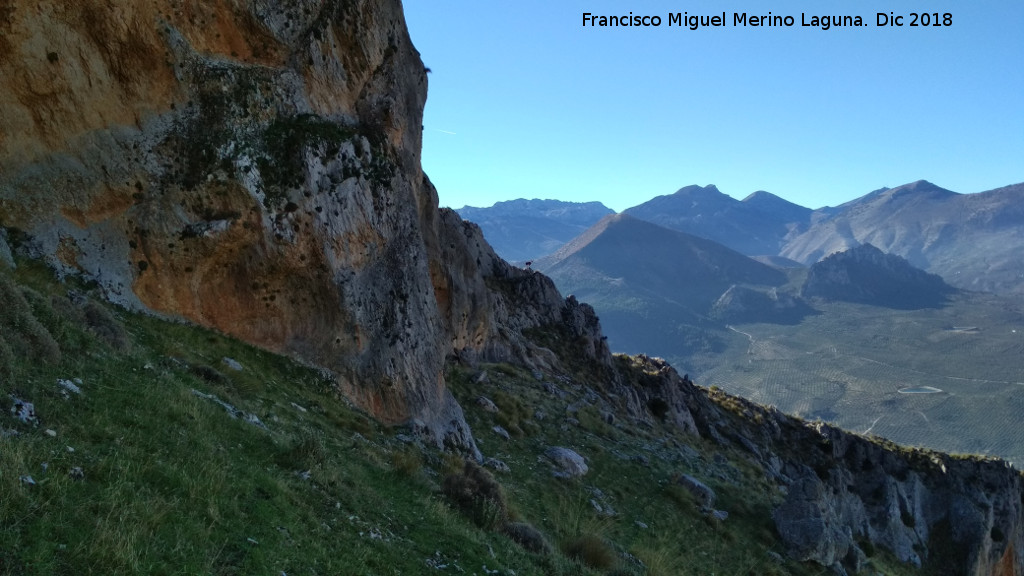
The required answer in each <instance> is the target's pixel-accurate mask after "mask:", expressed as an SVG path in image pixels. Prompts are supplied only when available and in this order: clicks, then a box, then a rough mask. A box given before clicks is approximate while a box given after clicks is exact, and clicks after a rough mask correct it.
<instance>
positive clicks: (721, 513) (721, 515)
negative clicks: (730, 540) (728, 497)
mask: <svg viewBox="0 0 1024 576" xmlns="http://www.w3.org/2000/svg"><path fill="white" fill-rule="evenodd" d="M708 516H710V517H711V518H714V519H715V520H718V521H719V522H725V519H726V518H728V517H729V513H728V512H726V511H725V510H712V511H711V514H708Z"/></svg>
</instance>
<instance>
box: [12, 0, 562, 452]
mask: <svg viewBox="0 0 1024 576" xmlns="http://www.w3.org/2000/svg"><path fill="white" fill-rule="evenodd" d="M0 78H2V80H0V225H2V226H4V227H6V228H9V229H12V231H14V232H15V234H13V236H14V237H15V238H16V239H17V242H14V240H12V242H13V243H15V244H16V245H17V246H18V249H20V250H22V251H24V252H27V253H29V254H30V255H33V256H36V257H41V258H44V259H46V260H47V261H48V262H49V263H50V264H51V265H52V266H53V267H54V268H55V269H57V270H58V271H59V272H60V273H62V274H78V275H81V276H83V277H85V278H87V279H90V280H94V281H95V282H97V283H98V284H99V285H100V286H101V287H102V289H103V290H104V292H105V294H106V295H107V297H108V298H110V299H111V300H113V301H116V302H119V303H121V304H122V305H124V306H127V307H131V308H136V309H142V310H148V311H152V312H155V313H159V314H162V315H166V316H171V317H178V318H183V319H186V320H189V321H192V322H195V323H197V324H201V325H205V326H209V327H212V328H215V329H218V330H221V331H223V332H225V333H228V334H231V335H233V336H236V337H238V338H240V339H243V340H246V341H249V342H252V343H254V344H257V345H259V346H262V347H265V348H268V349H271V350H275V351H279V352H282V353H288V354H291V355H294V356H297V357H299V358H302V359H304V360H305V361H308V362H310V363H313V364H316V365H319V366H323V367H326V368H328V369H330V370H331V371H332V372H333V373H334V374H335V375H336V377H337V381H338V386H339V388H341V389H342V390H343V391H344V392H345V393H346V394H347V395H348V396H349V397H351V398H352V399H354V400H355V401H356V402H357V403H359V404H360V405H361V406H363V407H364V408H366V409H367V410H369V411H370V412H372V413H373V414H374V415H375V416H376V417H377V418H379V419H381V420H383V421H385V422H388V423H394V424H397V423H412V424H414V425H416V426H417V427H418V428H419V429H421V430H422V431H423V432H425V433H426V434H428V435H430V436H432V437H433V438H434V439H435V440H436V441H437V442H438V443H441V444H448V445H451V446H455V447H460V448H462V449H465V450H468V451H470V452H473V453H476V449H475V446H474V443H473V440H472V436H471V434H470V432H469V430H468V428H467V427H466V425H465V422H464V421H463V418H462V413H461V409H460V408H459V406H458V405H457V404H456V403H455V401H454V399H453V398H452V396H451V394H450V393H449V392H448V391H447V389H446V387H445V383H444V377H443V366H444V361H445V358H446V357H447V356H448V355H450V354H452V353H454V352H456V351H457V352H458V353H459V354H463V355H466V354H475V355H478V356H480V357H482V358H486V359H489V360H499V359H509V360H519V361H523V362H527V363H535V364H539V365H546V364H550V363H551V362H552V361H553V358H552V357H550V353H546V352H545V351H544V350H541V349H538V348H537V347H536V346H533V345H530V344H528V343H527V342H526V341H525V339H523V338H522V336H521V332H522V330H523V329H526V328H528V327H531V326H536V325H539V324H543V323H547V322H557V321H559V320H560V315H561V309H562V307H564V306H565V302H564V301H563V300H562V299H561V296H560V295H559V294H558V292H557V291H556V290H555V288H554V286H553V284H551V282H550V281H548V280H547V279H543V277H539V276H535V275H533V274H532V273H529V272H525V271H520V270H517V269H514V268H511V267H509V266H508V265H507V264H505V263H504V262H502V261H501V260H500V259H498V258H497V257H495V256H494V254H493V252H492V251H491V250H490V248H489V247H488V246H487V245H486V243H485V242H483V239H482V236H481V234H480V232H479V229H475V228H473V227H471V226H469V225H466V224H464V223H462V222H461V221H460V220H459V219H458V217H457V216H456V215H455V214H454V213H451V212H449V211H439V210H438V207H437V195H436V192H435V190H434V188H433V186H432V185H431V184H430V183H429V181H428V180H427V178H426V177H425V176H424V174H423V172H422V169H421V167H420V145H421V136H422V134H421V130H422V126H421V124H422V111H423V104H424V101H425V99H426V90H427V76H426V72H425V69H424V67H423V64H422V62H421V61H420V58H419V55H418V53H417V52H416V50H415V48H414V47H413V45H412V43H411V41H410V39H409V36H408V32H407V30H406V27H405V22H404V17H403V14H402V9H401V3H400V2H399V1H398V0H389V1H370V0H283V1H276V2H270V1H267V0H216V1H214V2H199V1H197V0H191V1H190V0H178V1H174V2H169V3H163V4H161V3H138V2H128V1H126V0H103V1H100V0H85V1H83V2H76V3H71V4H68V3H57V2H43V3H35V2H27V1H22V0H13V1H8V2H4V3H3V5H2V6H0Z"/></svg>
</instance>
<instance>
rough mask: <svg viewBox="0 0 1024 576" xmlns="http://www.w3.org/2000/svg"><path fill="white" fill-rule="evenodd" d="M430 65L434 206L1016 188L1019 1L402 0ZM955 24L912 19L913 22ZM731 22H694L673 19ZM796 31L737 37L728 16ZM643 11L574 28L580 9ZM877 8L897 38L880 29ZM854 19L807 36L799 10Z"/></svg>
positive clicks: (811, 199)
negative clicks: (920, 16)
mask: <svg viewBox="0 0 1024 576" xmlns="http://www.w3.org/2000/svg"><path fill="white" fill-rule="evenodd" d="M404 5H405V12H406V17H407V20H408V25H409V30H410V33H411V35H412V40H413V43H414V44H415V45H416V47H417V49H418V50H419V51H420V53H421V55H422V58H423V61H424V64H425V65H426V66H427V67H429V68H430V69H431V74H430V76H429V78H430V91H429V95H428V98H427V107H426V116H425V119H424V127H425V129H424V146H423V147H424V150H423V166H424V169H425V171H426V172H427V174H428V175H429V176H430V178H431V180H432V181H433V182H434V184H435V185H436V186H437V189H438V194H439V196H440V200H441V204H442V205H443V206H451V207H453V208H459V207H462V206H463V205H471V206H490V205H492V204H493V203H494V202H497V201H501V200H511V199H514V198H557V199H561V200H569V201H577V202H582V201H590V200H599V201H601V202H604V203H605V204H606V205H607V206H609V207H610V208H613V209H615V210H623V209H625V208H628V207H630V206H634V205H636V204H639V203H641V202H644V201H646V200H648V199H650V198H652V197H654V196H658V195H662V194H670V193H672V192H674V191H675V190H677V189H679V188H681V187H683V186H686V185H689V184H700V185H706V184H715V185H717V186H718V188H719V190H721V191H722V192H724V193H726V194H729V195H731V196H734V197H736V198H743V197H745V196H746V195H748V194H750V193H751V192H754V191H756V190H767V191H769V192H772V193H774V194H777V195H779V196H782V197H783V198H786V199H788V200H790V201H792V202H796V203H798V204H802V205H804V206H808V207H811V208H817V207H820V206H825V205H833V206H834V205H837V204H841V203H843V202H845V201H848V200H852V199H853V198H856V197H859V196H862V195H864V194H866V193H868V192H870V191H872V190H875V189H878V188H881V187H883V186H889V187H893V186H898V185H900V184H905V183H907V182H912V181H915V180H919V179H926V180H929V181H931V182H933V183H935V184H937V185H939V186H942V187H944V188H948V189H950V190H954V191H956V192H981V191H984V190H989V189H992V188H997V187H1000V186H1005V185H1008V184H1015V183H1018V182H1022V181H1024V0H973V1H971V2H951V1H946V0H927V1H921V0H915V1H904V0H871V1H862V0H846V1H836V0H803V1H789V0H778V1H774V0H769V1H765V0H759V1H751V0H703V1H699V2H690V3H686V2H678V1H668V0H661V1H649V0H615V1H608V0H589V1H583V0H516V1H510V2H509V1H500V2H499V1H497V0H440V1H439V0H404ZM922 8H927V9H928V10H929V11H930V12H932V13H934V12H938V13H939V16H940V18H941V17H942V16H943V14H944V13H946V12H948V13H951V14H952V25H951V26H948V27H947V26H944V27H934V26H928V27H920V26H918V27H910V26H909V24H910V16H909V14H910V13H911V12H914V11H917V10H920V9H922ZM677 11H686V12H687V13H688V14H689V15H691V16H692V15H699V16H710V15H716V14H717V15H721V13H722V12H725V14H726V24H727V25H726V26H724V27H707V28H700V29H698V30H689V29H687V28H680V27H678V26H672V27H669V26H668V15H669V14H670V13H675V12H677ZM768 11H771V13H772V14H773V15H776V16H779V15H782V16H785V15H790V16H793V17H794V19H795V25H794V26H792V27H784V26H774V27H767V26H766V27H756V28H755V27H734V26H733V25H732V24H733V13H734V12H740V13H742V12H748V13H749V14H762V15H764V14H767V13H768ZM585 12H589V13H592V14H595V15H623V14H625V15H628V13H629V12H633V14H634V15H657V16H660V17H661V18H662V24H661V26H660V27H618V28H615V27H604V28H601V27H587V28H584V27H583V25H582V21H583V13H585ZM877 12H886V13H889V12H893V13H895V14H897V15H903V16H904V21H903V24H904V26H903V27H894V26H887V27H877V26H876V13H877ZM802 13H804V14H806V19H807V20H808V21H810V18H811V16H815V15H851V16H855V15H859V16H861V18H862V19H863V21H864V24H865V26H864V27H859V28H857V27H836V28H832V29H829V30H822V29H821V28H820V27H804V26H801V14H802Z"/></svg>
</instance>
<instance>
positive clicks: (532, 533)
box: [501, 522, 551, 554]
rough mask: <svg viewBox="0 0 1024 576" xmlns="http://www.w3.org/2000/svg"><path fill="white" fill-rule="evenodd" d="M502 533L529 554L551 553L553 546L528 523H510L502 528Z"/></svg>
mask: <svg viewBox="0 0 1024 576" xmlns="http://www.w3.org/2000/svg"><path fill="white" fill-rule="evenodd" d="M501 531H502V532H504V533H505V535H506V536H508V537H509V539H510V540H512V541H513V542H515V543H516V544H519V545H520V546H522V547H523V548H525V549H526V551H527V552H533V553H534V554H550V553H551V545H550V544H548V541H547V540H546V539H545V538H544V535H543V534H541V533H540V530H537V529H536V528H534V527H533V526H532V525H530V524H527V523H526V522H509V523H508V524H505V525H504V526H503V527H502V529H501Z"/></svg>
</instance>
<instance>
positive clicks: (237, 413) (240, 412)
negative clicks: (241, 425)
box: [192, 388, 267, 430]
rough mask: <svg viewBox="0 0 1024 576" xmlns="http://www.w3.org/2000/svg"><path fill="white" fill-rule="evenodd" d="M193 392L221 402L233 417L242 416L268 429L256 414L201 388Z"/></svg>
mask: <svg viewBox="0 0 1024 576" xmlns="http://www.w3.org/2000/svg"><path fill="white" fill-rule="evenodd" d="M192 394H193V395H194V396H198V397H200V398H203V399H205V400H209V401H211V402H215V403H217V404H220V405H221V407H222V408H224V410H226V411H227V413H228V415H229V416H231V417H232V418H241V419H242V420H245V421H246V422H248V423H250V424H252V425H254V426H259V427H260V428H263V429H264V430H267V426H266V425H265V424H264V423H263V422H260V419H259V418H258V417H257V416H256V415H255V414H252V413H249V412H245V411H243V410H239V409H238V408H235V407H234V406H232V405H231V404H228V403H227V402H225V401H223V400H221V399H220V398H218V397H217V396H216V395H214V394H204V393H202V392H200V391H199V390H196V389H195V388H193V389H192Z"/></svg>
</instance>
